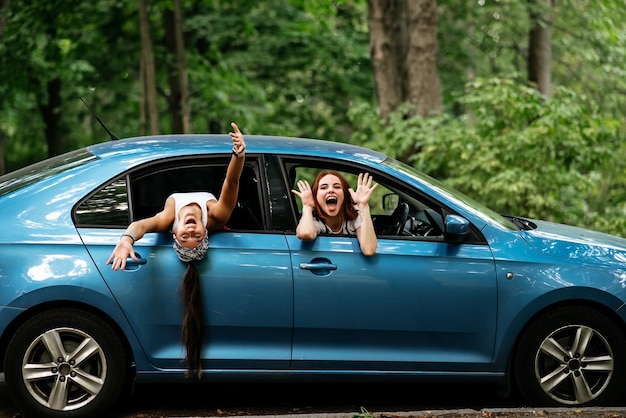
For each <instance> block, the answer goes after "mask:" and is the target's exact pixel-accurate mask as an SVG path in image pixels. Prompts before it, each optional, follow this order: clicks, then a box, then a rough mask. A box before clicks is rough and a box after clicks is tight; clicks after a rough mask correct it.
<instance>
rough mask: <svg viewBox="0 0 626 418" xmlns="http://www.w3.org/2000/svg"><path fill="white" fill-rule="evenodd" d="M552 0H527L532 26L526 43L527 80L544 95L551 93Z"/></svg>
mask: <svg viewBox="0 0 626 418" xmlns="http://www.w3.org/2000/svg"><path fill="white" fill-rule="evenodd" d="M552 1H553V0H529V11H530V20H531V22H532V25H533V26H532V28H531V30H530V34H529V45H528V80H529V81H530V82H532V83H535V84H536V85H537V90H539V92H540V93H541V94H543V95H544V96H550V94H551V76H550V71H551V67H552V5H553V4H552Z"/></svg>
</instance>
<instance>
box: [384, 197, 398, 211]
mask: <svg viewBox="0 0 626 418" xmlns="http://www.w3.org/2000/svg"><path fill="white" fill-rule="evenodd" d="M399 204H400V196H398V195H397V194H395V193H388V194H386V195H384V196H383V210H384V211H385V212H387V213H392V212H393V211H394V210H396V208H397V207H398V205H399Z"/></svg>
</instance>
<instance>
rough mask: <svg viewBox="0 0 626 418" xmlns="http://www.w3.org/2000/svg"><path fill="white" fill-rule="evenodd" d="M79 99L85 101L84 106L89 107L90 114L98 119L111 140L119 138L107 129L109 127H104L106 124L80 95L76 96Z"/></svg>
mask: <svg viewBox="0 0 626 418" xmlns="http://www.w3.org/2000/svg"><path fill="white" fill-rule="evenodd" d="M78 98H79V99H80V101H81V102H83V103H85V106H87V109H89V111H90V112H91V114H92V115H93V117H94V118H96V120H97V121H98V123H100V125H102V127H103V128H104V130H105V131H107V133H108V134H109V137H110V138H111V140H112V141H117V140H119V138H118V137H116V136H115V135H113V132H111V131H109V128H107V127H106V125H105V124H104V123H103V122H102V121H101V120H100V118H99V117H98V115H96V112H94V111H93V109H92V108H91V107H89V105H88V104H87V102H86V101H84V100H83V98H82V97H80V96H79V97H78Z"/></svg>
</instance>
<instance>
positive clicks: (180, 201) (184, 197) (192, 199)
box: [170, 192, 217, 231]
mask: <svg viewBox="0 0 626 418" xmlns="http://www.w3.org/2000/svg"><path fill="white" fill-rule="evenodd" d="M170 197H171V198H173V199H174V202H175V203H176V205H175V206H176V216H175V218H174V224H173V225H172V231H175V230H176V227H177V226H178V212H180V210H181V209H182V208H184V207H185V206H187V205H190V204H192V203H196V204H197V205H198V206H200V209H201V210H202V224H203V225H204V226H205V227H206V226H207V222H208V221H209V217H208V212H207V208H206V202H208V201H209V200H217V199H216V198H215V195H214V194H213V193H208V192H190V193H173V194H171V195H170Z"/></svg>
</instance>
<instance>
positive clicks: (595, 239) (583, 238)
mask: <svg viewBox="0 0 626 418" xmlns="http://www.w3.org/2000/svg"><path fill="white" fill-rule="evenodd" d="M532 222H533V223H534V224H536V225H537V228H535V229H532V230H522V231H521V233H522V237H523V238H524V240H525V241H526V242H527V243H528V244H529V245H530V246H531V247H533V248H534V249H535V250H537V251H539V252H541V253H542V254H545V255H550V256H554V257H564V258H570V259H573V258H576V259H581V258H585V259H590V258H595V259H598V260H600V261H602V262H607V261H609V260H613V261H617V262H620V263H626V239H624V238H621V237H617V236H614V235H609V234H605V233H603V232H597V231H592V230H589V229H584V228H579V227H574V226H569V225H562V224H556V223H552V222H546V221H538V220H532Z"/></svg>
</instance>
